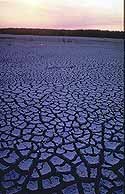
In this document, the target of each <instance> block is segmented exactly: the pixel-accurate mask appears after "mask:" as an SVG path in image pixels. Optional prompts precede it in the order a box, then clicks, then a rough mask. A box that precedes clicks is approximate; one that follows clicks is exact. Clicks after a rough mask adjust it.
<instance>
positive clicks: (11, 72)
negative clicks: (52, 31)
mask: <svg viewBox="0 0 125 194" xmlns="http://www.w3.org/2000/svg"><path fill="white" fill-rule="evenodd" d="M63 39H64V38H63ZM65 40H66V41H62V38H61V37H60V38H59V37H58V38H57V37H55V38H54V37H53V38H52V37H31V36H24V37H22V36H19V37H16V36H12V37H11V38H10V37H9V38H8V39H7V38H5V39H2V38H1V39H0V173H1V186H0V189H1V191H0V194H16V193H17V194H18V193H19V194H31V193H37V194H123V193H124V191H123V178H124V169H123V160H124V131H123V97H124V96H123V42H122V41H119V40H111V39H108V40H105V41H104V40H103V39H87V38H81V39H80V38H65Z"/></svg>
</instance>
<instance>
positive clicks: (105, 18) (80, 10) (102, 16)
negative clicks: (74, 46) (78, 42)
mask: <svg viewBox="0 0 125 194" xmlns="http://www.w3.org/2000/svg"><path fill="white" fill-rule="evenodd" d="M123 2H124V0H0V28H4V27H27V28H29V27H31V28H58V29H102V30H104V29H106V30H123Z"/></svg>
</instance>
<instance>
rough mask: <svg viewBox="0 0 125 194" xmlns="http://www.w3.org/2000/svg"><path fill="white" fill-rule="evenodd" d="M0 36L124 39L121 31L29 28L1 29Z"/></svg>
mask: <svg viewBox="0 0 125 194" xmlns="http://www.w3.org/2000/svg"><path fill="white" fill-rule="evenodd" d="M0 34H15V35H40V36H78V37H100V38H120V39H124V32H123V31H107V30H57V29H31V28H1V29H0Z"/></svg>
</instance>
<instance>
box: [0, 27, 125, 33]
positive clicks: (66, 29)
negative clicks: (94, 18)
mask: <svg viewBox="0 0 125 194" xmlns="http://www.w3.org/2000/svg"><path fill="white" fill-rule="evenodd" d="M0 29H6V30H7V29H29V30H30V29H32V30H65V31H68V30H69V31H77V30H79V31H108V32H125V30H106V29H98V28H95V29H84V28H76V29H71V28H36V27H0Z"/></svg>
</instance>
